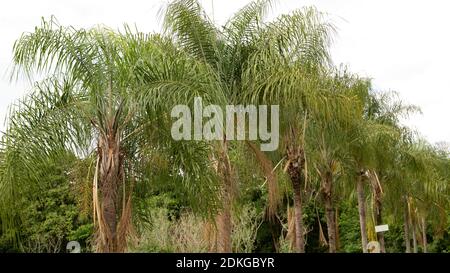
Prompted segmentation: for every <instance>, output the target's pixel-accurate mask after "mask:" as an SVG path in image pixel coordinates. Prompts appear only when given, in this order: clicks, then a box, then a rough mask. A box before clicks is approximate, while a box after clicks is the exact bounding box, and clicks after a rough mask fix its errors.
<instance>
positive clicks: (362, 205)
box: [356, 173, 368, 253]
mask: <svg viewBox="0 0 450 273" xmlns="http://www.w3.org/2000/svg"><path fill="white" fill-rule="evenodd" d="M362 178H363V177H362V174H361V173H359V174H358V176H357V178H356V195H357V198H358V212H359V227H360V230H361V246H362V251H363V253H367V244H368V239H367V224H366V202H365V198H364V185H363V180H362Z"/></svg>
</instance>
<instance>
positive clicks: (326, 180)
mask: <svg viewBox="0 0 450 273" xmlns="http://www.w3.org/2000/svg"><path fill="white" fill-rule="evenodd" d="M332 179H333V176H332V174H331V172H328V171H327V172H326V173H325V175H324V177H323V178H322V196H323V199H324V203H325V218H326V221H327V231H328V247H329V249H328V251H329V252H330V253H336V222H335V214H334V208H333V200H332V195H331V194H332Z"/></svg>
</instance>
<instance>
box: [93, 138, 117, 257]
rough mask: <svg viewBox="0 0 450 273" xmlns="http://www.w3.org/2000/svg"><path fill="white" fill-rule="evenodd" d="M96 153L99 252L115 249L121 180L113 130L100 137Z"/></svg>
mask: <svg viewBox="0 0 450 273" xmlns="http://www.w3.org/2000/svg"><path fill="white" fill-rule="evenodd" d="M98 154H99V157H100V174H99V189H100V210H101V215H102V217H101V221H99V225H100V234H99V235H100V243H99V244H100V245H99V246H98V247H99V249H98V250H99V252H116V251H117V233H116V229H117V208H116V205H117V194H118V189H119V183H120V181H121V176H122V174H121V164H122V159H121V155H120V144H119V141H118V139H117V137H116V134H115V132H110V133H109V134H108V135H107V136H106V137H104V138H100V140H99V147H98Z"/></svg>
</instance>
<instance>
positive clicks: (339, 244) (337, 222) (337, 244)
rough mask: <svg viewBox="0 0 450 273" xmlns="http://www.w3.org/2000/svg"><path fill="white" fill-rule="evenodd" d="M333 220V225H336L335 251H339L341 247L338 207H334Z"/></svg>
mask: <svg viewBox="0 0 450 273" xmlns="http://www.w3.org/2000/svg"><path fill="white" fill-rule="evenodd" d="M334 215H335V216H336V217H335V220H334V223H335V227H336V251H339V250H340V249H341V236H340V233H339V208H336V212H335V214H334Z"/></svg>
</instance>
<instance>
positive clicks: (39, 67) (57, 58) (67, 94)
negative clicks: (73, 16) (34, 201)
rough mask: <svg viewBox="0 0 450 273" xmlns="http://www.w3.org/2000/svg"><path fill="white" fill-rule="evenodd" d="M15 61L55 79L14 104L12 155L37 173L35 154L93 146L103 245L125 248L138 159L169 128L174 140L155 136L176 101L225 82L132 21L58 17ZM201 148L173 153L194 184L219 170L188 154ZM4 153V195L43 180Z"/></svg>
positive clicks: (7, 140) (30, 37) (25, 40)
mask: <svg viewBox="0 0 450 273" xmlns="http://www.w3.org/2000/svg"><path fill="white" fill-rule="evenodd" d="M13 60H14V64H15V73H17V74H15V75H18V74H19V73H22V72H24V73H25V75H27V76H29V77H32V76H33V74H35V73H41V74H44V75H45V76H46V77H47V79H45V80H43V81H41V82H38V83H36V88H35V91H34V92H33V93H32V94H31V95H30V96H29V97H28V98H27V99H25V100H23V101H21V102H20V103H19V105H18V107H16V108H15V109H14V111H13V112H12V113H11V116H10V126H9V129H8V131H7V132H6V134H5V136H4V139H3V143H4V145H6V146H8V147H12V149H11V151H12V153H11V154H10V155H9V154H8V155H7V157H8V156H11V157H13V156H14V158H13V159H11V161H13V160H18V161H19V162H20V164H23V165H25V166H28V175H30V174H32V173H33V172H32V170H33V169H32V168H33V165H34V164H35V161H39V160H44V159H46V158H47V156H51V155H52V153H54V152H55V151H59V150H61V149H63V150H64V149H65V150H71V151H74V152H75V154H77V155H78V156H87V155H89V154H94V155H95V157H94V158H95V162H94V163H93V166H94V169H95V175H94V181H93V208H94V212H93V214H94V215H93V217H94V219H95V220H94V222H95V224H96V227H97V244H96V245H97V250H98V251H100V252H121V251H124V250H125V249H126V244H127V240H126V238H127V236H128V234H129V232H130V227H131V208H132V204H131V199H132V192H133V186H134V183H136V182H139V180H140V179H141V177H140V172H139V169H138V168H139V167H140V165H139V163H140V162H143V161H144V159H145V158H146V157H148V156H149V154H148V153H147V151H149V147H153V150H154V151H157V150H158V148H159V147H162V146H164V145H167V142H169V143H170V141H171V138H170V136H168V135H166V136H165V139H168V140H169V141H165V143H164V142H163V141H159V143H157V142H156V143H155V142H152V141H156V140H155V137H151V136H152V134H154V132H155V131H158V128H166V127H168V126H167V125H168V124H169V123H168V122H169V121H170V116H169V115H168V113H170V109H171V107H172V106H174V105H176V104H180V103H185V104H189V103H192V100H193V98H194V97H195V96H203V97H205V99H208V98H209V96H210V95H212V94H213V93H214V91H213V90H215V89H217V86H215V79H214V75H215V74H214V73H211V70H210V69H209V67H206V66H205V65H203V64H202V63H200V62H197V61H195V60H193V59H192V58H190V56H188V55H186V54H184V53H182V52H179V51H178V50H177V49H176V48H175V47H174V45H173V42H172V41H171V40H169V39H166V38H161V37H159V36H158V35H146V34H142V33H139V32H137V33H133V32H132V31H131V30H130V29H129V28H127V27H126V29H125V33H117V32H114V31H112V30H109V29H106V28H93V29H87V30H86V29H75V28H73V27H63V26H60V25H59V24H58V23H57V22H56V21H55V19H54V18H52V19H51V20H50V21H43V22H42V25H41V26H39V27H36V29H35V31H34V32H33V33H25V34H23V35H22V37H20V39H18V40H17V41H16V43H15V45H14V59H13ZM186 82H189V86H187V85H186ZM158 125H165V126H158ZM165 139H164V138H162V139H160V140H165ZM179 146H180V145H179ZM202 149H203V150H205V149H206V150H205V152H206V151H207V150H208V149H209V148H208V146H205V145H202V144H201V143H194V144H192V145H186V144H181V147H179V152H178V153H175V154H172V155H171V161H172V162H173V163H174V170H175V171H176V172H178V175H181V176H182V180H183V181H184V182H186V184H190V185H192V184H195V182H198V181H207V182H210V181H211V179H214V178H213V177H214V175H211V176H209V175H208V173H209V172H208V169H209V168H210V164H209V162H205V161H204V160H186V159H185V158H184V157H186V156H187V157H189V155H191V156H192V155H194V154H196V153H197V154H203V152H201V151H202ZM193 151H195V152H193ZM17 155H18V156H19V158H17ZM180 159H181V160H180ZM3 162H4V164H3V166H2V173H3V175H2V179H1V185H2V193H5V194H2V202H5V203H8V202H12V201H13V194H15V192H14V191H13V189H14V188H16V187H17V185H13V183H22V185H21V186H27V184H28V185H30V184H32V183H38V180H39V179H38V178H33V177H31V178H28V177H27V176H23V177H22V178H24V177H27V179H22V180H20V179H16V178H17V177H16V176H17V173H15V171H14V170H15V168H14V167H15V166H14V165H10V164H8V163H9V162H10V161H9V158H7V160H4V161H3ZM180 171H181V174H180ZM200 172H201V173H202V174H204V175H203V176H202V177H199V176H198V174H199V173H200ZM175 175H177V173H175ZM8 189H9V190H8ZM120 193H123V194H120ZM2 208H3V207H2ZM5 208H8V206H6V207H5ZM2 216H5V218H7V217H6V216H8V214H2ZM2 222H3V219H2Z"/></svg>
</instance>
